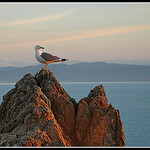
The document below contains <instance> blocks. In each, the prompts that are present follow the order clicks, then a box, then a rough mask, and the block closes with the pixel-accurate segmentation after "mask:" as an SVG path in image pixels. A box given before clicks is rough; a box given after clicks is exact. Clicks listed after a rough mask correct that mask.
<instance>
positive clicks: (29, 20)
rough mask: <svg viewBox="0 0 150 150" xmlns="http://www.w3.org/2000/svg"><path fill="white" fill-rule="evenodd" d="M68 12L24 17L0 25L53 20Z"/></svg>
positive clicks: (66, 14)
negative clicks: (24, 18)
mask: <svg viewBox="0 0 150 150" xmlns="http://www.w3.org/2000/svg"><path fill="white" fill-rule="evenodd" d="M69 14H70V13H61V14H54V15H49V16H41V17H37V18H32V19H26V20H19V21H14V22H7V23H1V24H0V27H6V26H14V25H22V24H30V23H37V22H41V21H47V20H53V19H58V18H61V17H65V16H68V15H69Z"/></svg>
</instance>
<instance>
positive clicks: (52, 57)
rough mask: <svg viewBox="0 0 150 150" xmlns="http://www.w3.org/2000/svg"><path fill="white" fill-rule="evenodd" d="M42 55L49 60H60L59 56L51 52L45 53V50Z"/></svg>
mask: <svg viewBox="0 0 150 150" xmlns="http://www.w3.org/2000/svg"><path fill="white" fill-rule="evenodd" d="M41 57H42V58H43V59H45V60H47V61H58V60H60V58H59V57H57V56H53V55H51V54H49V53H45V52H43V53H42V54H41Z"/></svg>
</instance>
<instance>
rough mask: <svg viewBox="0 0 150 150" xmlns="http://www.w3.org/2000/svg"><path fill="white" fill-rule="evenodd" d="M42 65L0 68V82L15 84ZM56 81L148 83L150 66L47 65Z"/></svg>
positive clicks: (85, 63) (105, 64) (114, 64)
mask: <svg viewBox="0 0 150 150" xmlns="http://www.w3.org/2000/svg"><path fill="white" fill-rule="evenodd" d="M43 67H44V65H43V64H40V65H36V66H27V67H0V81H7V82H16V81H18V80H19V79H20V78H22V77H23V76H24V75H25V74H27V73H31V74H32V75H34V74H36V73H37V72H38V71H40V70H41V69H42V68H43ZM48 69H50V70H51V71H52V72H53V73H54V75H55V76H56V78H57V79H58V81H68V82H71V81H74V82H77V81H78V82H96V81H115V82H116V81H150V66H143V65H128V64H117V63H106V62H93V63H87V62H81V63H77V64H72V65H68V64H65V63H58V64H49V66H48Z"/></svg>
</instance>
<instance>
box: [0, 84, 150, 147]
mask: <svg viewBox="0 0 150 150" xmlns="http://www.w3.org/2000/svg"><path fill="white" fill-rule="evenodd" d="M100 84H103V86H104V88H105V91H106V95H107V98H108V103H109V104H110V103H111V104H112V105H113V106H114V108H115V109H119V110H120V115H121V120H122V123H123V129H124V133H125V142H126V146H129V147H130V146H131V147H132V146H134V147H141V146H142V147H144V146H146V147H147V146H148V147H149V146H150V82H101V83H100V82H99V83H98V82H93V83H92V82H91V83H90V82H86V83H84V82H83V83H81V82H70V83H69V82H68V83H67V82H62V83H61V85H62V86H63V87H64V89H65V90H66V92H67V93H68V94H69V95H70V96H71V97H73V98H75V99H76V101H77V102H78V101H79V100H80V99H81V98H83V97H86V96H87V95H88V94H89V92H90V90H92V89H93V88H94V87H95V86H97V85H100ZM13 87H14V84H0V101H1V100H2V96H3V95H4V94H6V93H7V92H8V91H9V90H10V89H12V88H13Z"/></svg>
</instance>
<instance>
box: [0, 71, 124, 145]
mask: <svg viewBox="0 0 150 150" xmlns="http://www.w3.org/2000/svg"><path fill="white" fill-rule="evenodd" d="M0 120H1V121H0V146H125V138H124V131H123V124H122V122H121V118H120V113H119V110H115V108H114V107H113V106H112V105H111V104H108V99H107V96H106V93H105V89H104V87H103V86H102V85H99V86H96V87H95V88H94V89H93V90H91V92H90V93H89V95H88V96H87V97H85V98H83V99H81V100H80V101H79V102H78V103H77V102H76V101H75V100H74V99H73V98H71V97H70V96H69V95H68V93H67V92H66V91H65V90H64V89H63V87H62V86H61V85H60V83H59V82H58V81H57V79H56V77H55V76H54V74H53V73H52V72H51V71H49V70H48V71H46V70H41V71H39V72H37V73H36V74H35V75H34V76H32V75H31V74H26V75H25V76H24V77H23V78H22V79H21V80H19V81H18V82H17V83H16V84H15V87H14V89H12V90H10V91H9V92H8V93H7V94H6V95H4V96H3V101H2V103H1V105H0Z"/></svg>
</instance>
